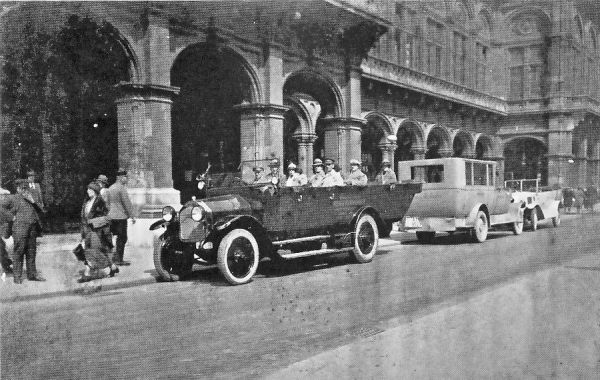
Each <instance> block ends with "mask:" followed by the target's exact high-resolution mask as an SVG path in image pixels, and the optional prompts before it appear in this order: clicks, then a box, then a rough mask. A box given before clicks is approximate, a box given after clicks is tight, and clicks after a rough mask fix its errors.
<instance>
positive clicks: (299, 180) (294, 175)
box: [285, 162, 308, 187]
mask: <svg viewBox="0 0 600 380" xmlns="http://www.w3.org/2000/svg"><path fill="white" fill-rule="evenodd" d="M307 183H308V179H307V178H306V175H304V174H300V173H299V172H298V170H297V167H296V164H294V163H293V162H290V164H289V165H288V177H287V180H286V181H285V186H288V187H290V186H304V185H306V184H307Z"/></svg>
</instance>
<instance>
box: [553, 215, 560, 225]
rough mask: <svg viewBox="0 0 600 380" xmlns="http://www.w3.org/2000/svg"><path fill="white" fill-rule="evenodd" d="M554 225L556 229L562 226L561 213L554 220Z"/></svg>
mask: <svg viewBox="0 0 600 380" xmlns="http://www.w3.org/2000/svg"><path fill="white" fill-rule="evenodd" d="M552 225H553V226H554V227H558V226H560V213H558V214H557V215H556V216H555V217H554V218H552Z"/></svg>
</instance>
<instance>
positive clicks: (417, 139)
mask: <svg viewBox="0 0 600 380" xmlns="http://www.w3.org/2000/svg"><path fill="white" fill-rule="evenodd" d="M392 120H393V121H395V123H394V129H393V130H394V135H395V136H396V144H397V148H396V151H395V160H396V161H407V160H414V159H420V158H424V154H425V131H424V130H423V127H422V125H421V124H420V123H418V122H416V121H414V120H410V119H396V120H394V119H392Z"/></svg>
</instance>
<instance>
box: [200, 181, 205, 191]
mask: <svg viewBox="0 0 600 380" xmlns="http://www.w3.org/2000/svg"><path fill="white" fill-rule="evenodd" d="M204 186H206V183H205V182H204V181H199V182H198V190H202V189H204Z"/></svg>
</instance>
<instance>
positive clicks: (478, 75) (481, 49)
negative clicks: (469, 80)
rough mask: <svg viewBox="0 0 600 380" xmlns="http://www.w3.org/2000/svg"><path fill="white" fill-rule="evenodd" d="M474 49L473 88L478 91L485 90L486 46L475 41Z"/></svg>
mask: <svg viewBox="0 0 600 380" xmlns="http://www.w3.org/2000/svg"><path fill="white" fill-rule="evenodd" d="M475 50H476V56H475V66H476V67H475V88H476V89H478V90H480V91H485V90H486V85H487V83H486V76H487V46H485V45H483V44H481V43H479V42H477V43H476V44H475Z"/></svg>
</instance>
